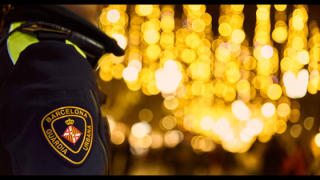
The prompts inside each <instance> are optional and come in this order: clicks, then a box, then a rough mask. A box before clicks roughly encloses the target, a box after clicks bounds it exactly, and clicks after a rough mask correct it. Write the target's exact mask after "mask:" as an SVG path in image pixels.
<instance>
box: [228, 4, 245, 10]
mask: <svg viewBox="0 0 320 180" xmlns="http://www.w3.org/2000/svg"><path fill="white" fill-rule="evenodd" d="M231 8H232V9H233V10H234V11H242V10H243V8H244V5H243V4H231Z"/></svg>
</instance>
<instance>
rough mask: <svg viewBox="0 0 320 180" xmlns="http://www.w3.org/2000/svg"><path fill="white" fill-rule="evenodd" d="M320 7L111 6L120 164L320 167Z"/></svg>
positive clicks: (109, 64)
mask: <svg viewBox="0 0 320 180" xmlns="http://www.w3.org/2000/svg"><path fill="white" fill-rule="evenodd" d="M318 9H319V5H292V4H291V5H286V4H281V5H267V4H264V5H254V4H250V5H241V4H236V5H232V4H224V5H219V4H214V5H211V4H210V5H205V4H202V5H198V4H192V5H185V4H183V5H182V4H176V5H174V4H170V5H165V4H160V5H159V4H152V5H147V4H143V5H140V4H130V5H126V4H121V5H116V4H112V5H104V8H103V10H102V13H101V15H100V22H99V27H100V29H101V30H102V31H104V32H105V33H106V34H107V35H109V36H111V37H113V38H115V39H116V40H117V42H118V44H119V45H120V46H121V47H122V48H123V49H125V52H126V53H125V55H124V56H122V57H116V56H113V55H110V54H107V55H104V56H103V57H102V58H101V59H100V60H99V68H98V69H97V70H96V71H95V72H96V76H97V79H98V83H99V87H100V90H101V92H102V94H104V96H102V97H101V102H102V105H101V111H102V114H103V116H104V117H106V119H107V120H108V122H109V125H110V133H111V141H110V147H111V157H110V160H111V174H112V175H240V174H241V175H242V174H243V175H274V174H283V175H305V174H306V175H318V174H320V164H319V154H320V151H319V150H320V134H319V125H320V124H319V112H320V111H319V110H320V109H319V108H320V107H319V100H320V97H319V93H318V91H319V90H320V83H319V81H320V76H319V65H318V62H319V61H320V33H319V27H318V22H319V20H320V16H319V12H318Z"/></svg>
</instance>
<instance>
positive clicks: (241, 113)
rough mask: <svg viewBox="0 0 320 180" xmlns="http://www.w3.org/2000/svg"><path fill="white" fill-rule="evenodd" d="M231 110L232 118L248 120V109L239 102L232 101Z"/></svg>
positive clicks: (249, 113)
mask: <svg viewBox="0 0 320 180" xmlns="http://www.w3.org/2000/svg"><path fill="white" fill-rule="evenodd" d="M231 110H232V113H233V114H234V116H235V117H236V118H237V119H239V120H240V121H246V120H248V119H249V118H250V116H251V112H250V109H249V108H248V107H247V106H246V104H244V103H243V102H242V101H241V100H236V101H233V103H232V105H231Z"/></svg>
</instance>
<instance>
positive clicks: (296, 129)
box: [290, 124, 302, 138]
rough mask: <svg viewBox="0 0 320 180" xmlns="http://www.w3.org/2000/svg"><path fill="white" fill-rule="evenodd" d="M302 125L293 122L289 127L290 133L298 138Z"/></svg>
mask: <svg viewBox="0 0 320 180" xmlns="http://www.w3.org/2000/svg"><path fill="white" fill-rule="evenodd" d="M301 130H302V126H301V125H300V124H294V125H293V126H291V128H290V135H291V136H292V137H294V138H298V137H299V136H300V134H301Z"/></svg>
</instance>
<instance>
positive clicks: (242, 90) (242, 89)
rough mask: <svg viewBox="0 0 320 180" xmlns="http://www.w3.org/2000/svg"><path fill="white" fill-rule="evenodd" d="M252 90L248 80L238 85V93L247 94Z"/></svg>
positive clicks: (241, 81) (242, 80)
mask: <svg viewBox="0 0 320 180" xmlns="http://www.w3.org/2000/svg"><path fill="white" fill-rule="evenodd" d="M249 90H250V83H249V82H248V80H246V79H241V80H240V81H239V82H238V83H237V91H238V93H247V92H249Z"/></svg>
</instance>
